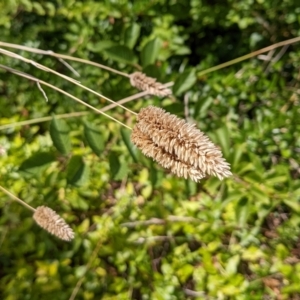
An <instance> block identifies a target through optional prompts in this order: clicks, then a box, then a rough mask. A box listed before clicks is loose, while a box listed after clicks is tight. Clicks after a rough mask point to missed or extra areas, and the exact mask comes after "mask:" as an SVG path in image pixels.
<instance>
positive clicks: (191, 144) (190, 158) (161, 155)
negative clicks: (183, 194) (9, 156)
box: [131, 106, 232, 181]
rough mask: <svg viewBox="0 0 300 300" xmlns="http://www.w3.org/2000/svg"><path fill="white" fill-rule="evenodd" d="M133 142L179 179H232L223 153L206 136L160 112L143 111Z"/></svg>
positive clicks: (152, 108) (138, 120) (175, 118)
mask: <svg viewBox="0 0 300 300" xmlns="http://www.w3.org/2000/svg"><path fill="white" fill-rule="evenodd" d="M131 140H132V142H133V143H134V144H135V145H136V146H137V147H138V148H139V149H141V151H142V152H143V154H145V155H146V156H149V157H151V158H153V159H154V160H155V161H157V162H158V163H159V164H160V165H161V166H163V167H164V168H166V169H169V170H170V171H171V172H172V173H174V174H176V175H177V176H179V177H184V178H186V179H187V178H191V179H192V180H194V181H199V180H200V179H202V178H204V177H206V176H208V175H213V176H216V177H218V178H219V179H220V180H222V179H223V178H225V177H229V176H230V175H232V173H231V172H230V165H229V163H227V162H226V161H225V159H224V158H223V155H222V152H221V151H220V149H219V148H218V147H217V146H215V145H214V144H213V143H212V142H211V141H210V140H209V138H208V137H207V136H206V135H205V134H204V133H203V132H201V131H200V130H198V129H197V128H196V127H195V125H193V124H189V123H186V122H185V120H182V119H179V118H178V117H177V116H175V115H171V114H170V113H167V112H165V111H164V110H163V109H161V108H158V107H155V106H149V107H146V108H143V109H141V111H140V112H139V114H138V117H137V123H136V125H135V126H134V128H133V130H132V135H131Z"/></svg>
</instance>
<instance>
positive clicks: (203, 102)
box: [194, 97, 214, 118]
mask: <svg viewBox="0 0 300 300" xmlns="http://www.w3.org/2000/svg"><path fill="white" fill-rule="evenodd" d="M213 101H214V99H213V97H208V98H205V99H203V98H202V99H199V100H198V101H197V103H196V106H195V113H194V118H197V117H204V116H206V115H207V110H208V108H209V107H210V106H211V104H212V103H213Z"/></svg>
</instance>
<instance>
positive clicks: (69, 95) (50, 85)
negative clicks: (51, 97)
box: [0, 64, 131, 129]
mask: <svg viewBox="0 0 300 300" xmlns="http://www.w3.org/2000/svg"><path fill="white" fill-rule="evenodd" d="M0 68H2V69H4V70H6V71H9V72H11V73H14V74H16V75H18V76H21V77H24V78H27V79H30V80H32V81H34V82H36V83H39V84H43V85H45V86H48V87H50V88H52V89H54V90H56V91H58V92H60V93H62V94H64V95H66V96H68V97H70V98H71V99H73V100H75V101H77V102H78V103H80V104H82V105H84V106H86V107H88V108H90V109H92V110H94V111H95V112H97V113H99V114H102V115H104V116H106V117H107V118H109V119H111V120H113V121H115V122H117V123H118V124H120V125H122V126H124V127H126V128H128V129H131V127H129V126H127V125H126V124H124V123H122V122H120V121H119V120H117V119H115V118H113V117H112V116H110V115H108V114H106V113H104V112H102V111H101V110H99V109H97V108H95V107H93V106H92V105H89V104H88V103H85V102H84V101H82V100H80V99H79V98H77V97H75V96H73V95H71V94H69V93H67V92H65V91H64V90H62V89H60V88H58V87H56V86H54V85H52V84H50V83H48V82H45V81H43V80H40V79H38V78H36V77H33V76H31V75H29V74H27V73H23V72H21V71H18V70H16V69H13V68H9V67H7V66H4V65H1V64H0Z"/></svg>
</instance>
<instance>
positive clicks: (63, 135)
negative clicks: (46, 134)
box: [50, 117, 71, 154]
mask: <svg viewBox="0 0 300 300" xmlns="http://www.w3.org/2000/svg"><path fill="white" fill-rule="evenodd" d="M50 136H51V139H52V142H53V145H54V146H55V148H56V149H57V150H58V151H59V152H60V153H62V154H68V153H70V151H71V141H70V137H69V126H68V125H67V123H66V121H64V120H62V119H56V118H55V117H53V119H52V121H51V123H50Z"/></svg>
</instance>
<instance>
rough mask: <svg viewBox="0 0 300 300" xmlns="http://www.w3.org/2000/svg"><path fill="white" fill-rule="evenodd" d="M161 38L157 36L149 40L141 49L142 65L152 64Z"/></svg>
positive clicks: (159, 46)
mask: <svg viewBox="0 0 300 300" xmlns="http://www.w3.org/2000/svg"><path fill="white" fill-rule="evenodd" d="M161 44H162V43H161V40H160V39H159V38H155V39H153V40H151V41H149V42H148V43H147V44H146V45H145V46H144V47H143V49H142V52H141V62H142V66H143V67H146V66H148V65H151V64H154V63H155V61H156V59H157V56H158V53H159V50H160V48H161Z"/></svg>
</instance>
